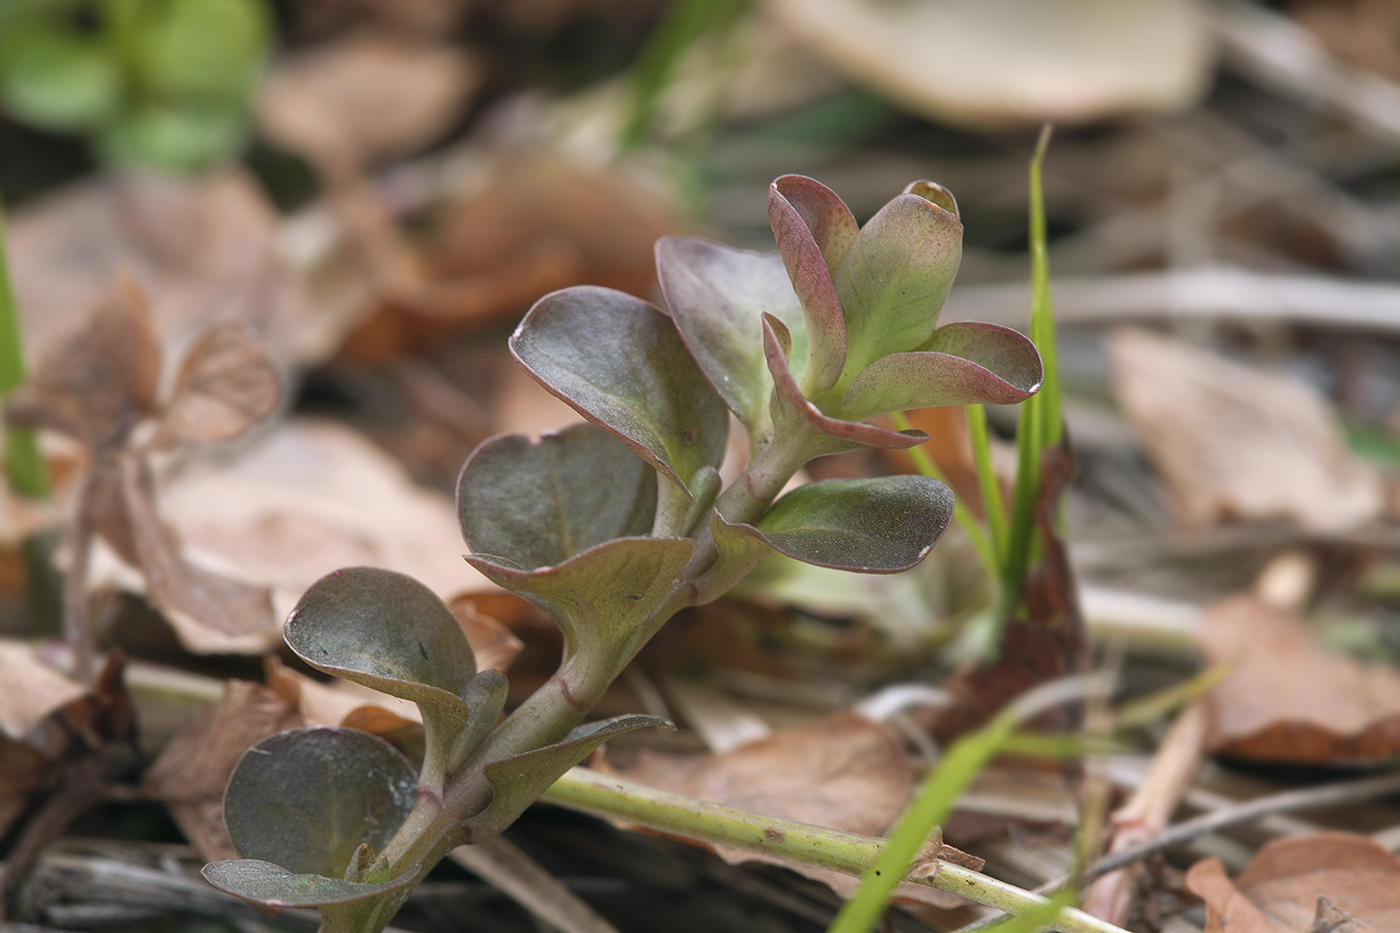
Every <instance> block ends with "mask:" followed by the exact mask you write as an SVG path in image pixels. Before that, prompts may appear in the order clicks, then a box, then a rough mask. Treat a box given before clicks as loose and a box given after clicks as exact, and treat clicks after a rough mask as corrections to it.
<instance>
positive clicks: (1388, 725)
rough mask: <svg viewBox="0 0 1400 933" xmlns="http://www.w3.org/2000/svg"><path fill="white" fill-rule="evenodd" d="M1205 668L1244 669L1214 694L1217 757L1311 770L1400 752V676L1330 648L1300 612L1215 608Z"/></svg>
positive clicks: (1241, 603) (1205, 641)
mask: <svg viewBox="0 0 1400 933" xmlns="http://www.w3.org/2000/svg"><path fill="white" fill-rule="evenodd" d="M1197 640H1198V642H1199V644H1200V647H1201V653H1202V654H1203V655H1204V657H1205V660H1206V661H1207V662H1209V663H1212V664H1219V663H1222V662H1226V663H1233V664H1236V665H1238V666H1237V667H1236V669H1235V670H1234V672H1233V673H1232V674H1231V675H1230V676H1229V677H1227V678H1226V679H1225V680H1224V681H1223V682H1221V683H1220V684H1218V685H1217V686H1216V687H1215V688H1214V689H1213V690H1212V691H1211V694H1210V697H1211V710H1212V716H1213V720H1214V722H1213V727H1212V730H1211V732H1212V740H1211V749H1212V751H1215V752H1219V753H1223V754H1229V755H1237V756H1240V757H1243V758H1257V759H1263V760H1268V761H1287V762H1294V763H1299V764H1302V763H1308V764H1333V763H1339V762H1371V763H1379V762H1381V761H1383V760H1385V759H1388V758H1391V757H1393V756H1395V755H1396V754H1400V674H1397V672H1396V671H1395V670H1393V669H1391V668H1388V667H1382V666H1380V665H1369V664H1362V663H1361V662H1359V661H1356V660H1354V659H1352V658H1347V657H1343V656H1340V655H1334V654H1331V653H1330V652H1328V651H1327V649H1326V648H1325V647H1323V645H1322V643H1321V642H1320V641H1319V640H1318V639H1317V637H1316V636H1315V635H1314V634H1313V633H1312V632H1311V631H1309V630H1308V628H1307V626H1306V625H1305V624H1304V622H1303V620H1302V619H1301V618H1300V617H1299V616H1298V615H1296V614H1294V613H1292V612H1289V611H1286V610H1282V609H1278V608H1275V607H1272V606H1269V605H1266V604H1264V603H1263V602H1261V601H1260V600H1258V599H1257V598H1256V597H1253V596H1237V597H1233V598H1231V599H1227V600H1225V601H1223V602H1220V603H1217V604H1216V605H1214V606H1212V607H1211V608H1210V609H1209V610H1208V612H1207V615H1206V618H1205V621H1204V623H1203V624H1202V625H1201V627H1200V630H1199V633H1198V635H1197Z"/></svg>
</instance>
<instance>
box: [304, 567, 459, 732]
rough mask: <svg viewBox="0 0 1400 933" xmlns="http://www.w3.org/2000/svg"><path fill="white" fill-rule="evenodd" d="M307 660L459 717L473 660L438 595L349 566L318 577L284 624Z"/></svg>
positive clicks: (386, 573)
mask: <svg viewBox="0 0 1400 933" xmlns="http://www.w3.org/2000/svg"><path fill="white" fill-rule="evenodd" d="M282 634H283V636H284V637H285V638H286V640H287V644H288V646H289V647H291V649H292V650H293V651H295V652H296V653H297V655H298V656H299V657H300V658H301V659H302V660H304V661H306V663H307V664H310V665H311V666H312V667H314V668H316V669H317V670H321V671H325V672H326V673H328V674H335V675H336V676H338V677H344V678H345V679H346V680H353V681H355V682H356V683H359V684H364V685H365V686H366V687H371V688H373V689H375V690H379V691H381V692H383V693H387V694H389V695H390V696H396V697H399V698H400V699H404V700H411V701H412V702H414V703H417V704H418V705H419V706H420V707H422V708H423V711H424V714H425V716H426V715H427V714H428V713H430V712H433V711H436V712H437V713H439V714H445V715H448V716H451V717H453V718H454V719H458V720H465V719H466V718H467V713H468V711H467V707H466V703H465V702H464V701H463V699H462V694H463V691H464V690H465V689H466V687H467V684H468V683H469V682H470V681H471V679H472V677H473V676H474V675H475V674H476V660H475V658H474V657H473V656H472V649H471V645H470V644H469V643H468V642H467V637H466V635H465V634H464V633H463V632H462V627H461V625H459V624H458V623H457V619H456V617H455V616H453V614H452V610H450V609H448V608H447V606H445V605H444V604H443V602H442V600H441V599H439V598H438V597H437V594H436V593H434V592H433V591H432V590H430V589H428V588H427V587H426V586H424V585H423V584H422V583H419V582H418V581H417V580H415V579H413V578H412V577H410V576H407V575H405V574H402V573H395V572H394V571H392V570H383V569H381V568H378V567H346V568H345V569H343V570H337V571H335V572H334V573H331V574H328V575H326V576H324V577H322V578H321V579H320V580H317V581H316V583H314V584H313V585H312V587H311V588H310V589H309V590H307V591H306V593H305V595H303V596H302V597H301V601H300V602H298V603H297V606H296V608H295V609H293V610H292V614H291V615H290V616H288V617H287V621H286V624H285V625H283V626H282Z"/></svg>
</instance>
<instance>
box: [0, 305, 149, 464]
mask: <svg viewBox="0 0 1400 933" xmlns="http://www.w3.org/2000/svg"><path fill="white" fill-rule="evenodd" d="M160 358H161V350H160V337H159V335H157V334H156V331H155V327H154V325H153V324H152V321H151V312H150V308H149V307H148V305H147V304H146V299H145V296H144V295H142V294H141V291H140V289H139V288H137V286H136V285H135V283H134V282H132V281H131V280H130V279H127V278H119V279H118V280H117V281H116V282H115V284H113V285H112V286H111V287H110V288H109V289H108V291H107V293H106V294H105V295H104V296H103V298H102V300H101V302H99V303H98V305H97V306H96V307H95V308H94V309H93V310H92V312H91V313H90V314H89V315H88V316H87V317H86V318H85V319H84V320H83V321H82V322H81V323H80V324H79V325H78V326H77V327H76V328H75V329H73V330H72V331H71V332H69V333H68V334H66V335H65V336H64V337H62V338H60V339H59V340H57V341H56V342H55V343H54V344H53V345H52V346H50V347H49V348H48V349H47V350H46V351H45V352H44V354H43V357H42V358H41V360H40V362H39V366H38V368H37V369H36V370H35V373H34V376H33V378H32V379H30V380H29V382H28V383H26V384H25V385H24V386H22V387H21V388H20V389H19V390H17V391H16V392H15V393H14V394H13V395H11V396H10V400H9V404H8V405H7V415H8V419H9V421H10V423H12V424H16V425H23V426H27V427H33V428H48V429H50V430H54V431H58V432H59V433H61V434H65V435H67V436H68V437H71V438H73V439H74V440H77V441H80V442H81V443H82V444H83V445H84V446H85V447H87V449H88V450H89V451H97V450H100V449H104V448H107V447H110V446H113V445H115V444H119V443H121V441H122V440H123V439H124V438H125V436H126V435H127V433H129V432H130V430H131V428H132V427H133V426H135V424H136V422H137V421H139V420H140V419H141V418H142V417H143V416H145V415H146V414H148V413H150V411H151V410H152V408H153V407H154V404H155V397H156V389H157V388H158V387H159V385H160Z"/></svg>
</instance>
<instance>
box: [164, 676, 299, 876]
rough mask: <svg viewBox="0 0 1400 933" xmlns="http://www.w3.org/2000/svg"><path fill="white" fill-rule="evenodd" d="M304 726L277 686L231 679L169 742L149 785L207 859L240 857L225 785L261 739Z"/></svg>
mask: <svg viewBox="0 0 1400 933" xmlns="http://www.w3.org/2000/svg"><path fill="white" fill-rule="evenodd" d="M301 725H302V719H301V716H300V715H299V714H298V713H297V709H296V707H295V706H293V705H292V704H290V703H288V702H287V701H286V700H284V699H283V698H282V697H281V696H279V695H278V693H277V692H276V691H274V690H270V689H268V688H267V687H263V686H259V685H258V684H252V683H248V682H246V681H242V680H230V681H229V682H228V687H227V689H226V690H225V692H224V698H223V699H222V700H220V701H219V704H218V705H217V706H212V705H204V706H201V707H200V708H199V709H198V710H197V711H196V712H195V713H194V715H192V716H190V718H189V720H188V721H187V722H186V723H185V725H184V728H182V729H181V730H180V732H179V734H178V735H176V736H175V738H173V739H171V740H170V743H169V744H168V745H166V746H165V749H164V751H162V752H161V753H160V757H158V758H157V759H156V760H155V762H154V763H153V764H152V765H151V767H150V770H149V771H147V772H146V777H145V781H144V783H143V787H144V789H145V790H146V792H147V793H149V794H150V795H151V796H153V797H155V798H156V799H158V800H161V801H163V802H164V803H165V805H166V806H167V807H169V808H170V813H171V815H172V816H173V817H174V818H175V823H176V825H178V826H179V827H180V831H181V832H182V833H184V834H185V838H186V839H188V840H189V841H190V844H191V845H193V846H194V847H195V849H196V850H197V851H198V852H199V854H200V856H201V857H202V858H204V859H206V860H207V861H214V860H215V859H221V858H238V853H237V852H236V851H235V850H234V848H233V842H232V841H231V840H230V839H229V836H228V830H227V829H226V828H225V827H224V815H223V801H224V788H225V786H227V784H228V778H229V775H230V774H232V773H233V767H234V765H236V764H238V759H239V758H241V757H242V756H243V753H244V752H246V751H247V750H248V747H249V746H251V745H253V744H254V743H255V742H258V741H259V740H261V739H265V738H267V737H268V736H269V735H273V734H274V733H277V732H283V731H285V730H287V729H296V728H298V727H300V726H301Z"/></svg>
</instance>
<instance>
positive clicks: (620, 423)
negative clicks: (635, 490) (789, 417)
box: [510, 285, 729, 496]
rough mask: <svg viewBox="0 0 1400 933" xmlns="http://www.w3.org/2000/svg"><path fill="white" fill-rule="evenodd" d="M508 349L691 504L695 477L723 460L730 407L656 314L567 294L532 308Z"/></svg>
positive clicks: (609, 296)
mask: <svg viewBox="0 0 1400 933" xmlns="http://www.w3.org/2000/svg"><path fill="white" fill-rule="evenodd" d="M510 348H511V351H512V352H513V353H514V354H515V356H516V359H518V360H520V362H521V363H522V364H524V366H525V368H526V369H528V370H529V371H530V373H531V375H533V376H534V377H535V378H536V379H538V380H539V381H540V382H541V383H542V384H543V385H544V386H545V388H547V389H549V391H550V392H552V393H554V394H555V395H557V396H559V398H561V399H563V400H564V401H565V402H567V403H569V404H570V405H572V406H573V407H574V408H575V409H577V410H578V411H579V413H580V414H582V415H583V416H584V417H585V418H587V419H588V420H589V421H592V422H593V423H594V424H597V425H599V426H601V427H603V428H606V429H607V430H609V431H611V432H612V433H614V434H615V435H617V437H618V438H620V439H621V440H622V442H623V443H624V444H626V445H627V446H628V447H630V448H632V450H633V451H634V452H635V453H636V454H637V455H638V456H639V457H641V458H642V459H643V460H645V461H647V462H648V463H650V464H651V465H652V466H653V467H655V468H656V469H658V470H660V471H662V472H663V473H665V474H666V475H667V476H669V477H671V478H672V479H673V480H674V481H675V482H676V483H678V484H679V485H680V486H681V487H682V488H683V489H686V495H687V496H689V494H690V493H689V489H688V488H686V487H688V486H689V484H690V480H691V477H693V476H694V475H695V471H696V470H698V469H700V468H701V467H702V466H713V467H718V466H719V463H720V461H721V460H722V459H723V458H724V447H725V440H726V438H727V436H728V433H729V416H728V415H727V414H725V411H724V402H723V400H722V399H721V398H720V397H719V396H718V395H716V394H715V391H714V390H713V389H712V388H710V384H709V383H708V382H707V381H706V379H705V376H704V374H703V373H701V372H700V369H699V367H698V366H697V365H696V364H695V361H694V360H693V359H692V358H691V356H690V353H689V351H687V350H686V347H685V343H684V342H683V341H682V340H681V336H680V334H679V333H677V331H676V326H675V324H673V323H672V322H671V319H670V318H669V317H667V316H666V315H665V314H663V313H662V312H661V311H660V310H659V309H658V308H656V307H655V306H654V305H652V304H650V303H648V302H645V301H642V300H641V299H640V298H634V297H632V296H631V295H628V294H627V293H625V292H619V291H615V290H613V289H610V288H598V287H596V286H592V285H579V286H575V287H573V288H566V289H563V290H562V291H557V292H553V293H551V294H548V295H546V296H544V297H543V298H541V299H540V300H539V301H538V302H536V303H535V306H534V307H533V308H531V309H530V313H529V314H527V315H525V319H524V320H522V321H521V322H520V326H519V327H518V328H517V329H516V331H515V333H514V334H513V335H512V336H511V338H510Z"/></svg>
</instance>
